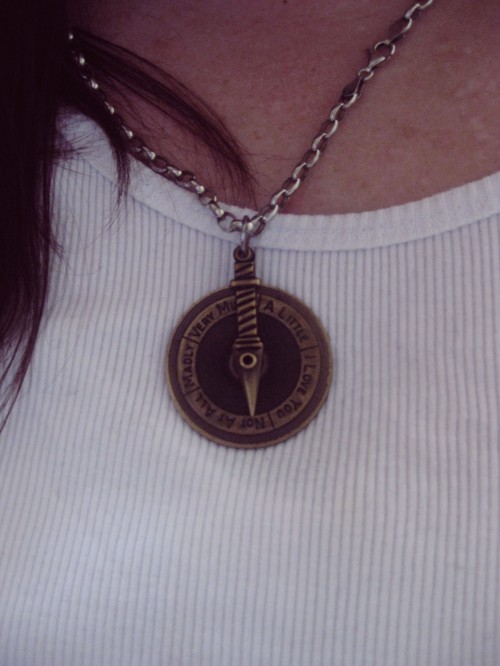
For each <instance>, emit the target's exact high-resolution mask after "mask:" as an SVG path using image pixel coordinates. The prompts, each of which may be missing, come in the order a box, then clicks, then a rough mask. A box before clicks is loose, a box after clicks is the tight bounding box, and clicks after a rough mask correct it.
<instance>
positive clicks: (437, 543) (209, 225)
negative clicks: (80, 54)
mask: <svg viewBox="0 0 500 666" xmlns="http://www.w3.org/2000/svg"><path fill="white" fill-rule="evenodd" d="M67 132H68V136H69V138H70V139H71V141H72V142H73V143H74V145H77V146H81V145H83V144H84V143H85V145H87V146H90V147H88V148H87V149H86V150H83V151H82V153H81V154H76V155H75V156H74V157H73V158H72V159H71V160H70V161H69V162H67V163H65V164H64V165H63V166H61V168H60V169H59V171H58V176H57V188H56V192H57V223H58V233H59V240H60V241H61V243H62V244H63V246H64V249H65V251H64V255H63V257H62V259H61V260H56V262H55V263H54V266H53V273H52V282H51V292H50V303H49V307H48V309H47V313H46V317H45V321H44V325H43V329H42V331H41V334H40V338H39V343H38V347H37V350H36V354H35V358H34V360H33V363H32V366H31V369H30V373H29V376H28V379H27V381H26V384H25V385H24V387H23V390H22V394H21V396H20V397H19V400H18V401H17V403H16V405H15V408H14V411H13V412H12V415H11V417H10V419H9V421H8V424H7V427H6V428H5V430H4V431H3V433H2V434H1V435H0V443H1V445H0V506H1V515H2V521H1V525H0V664H1V665H2V666H101V665H102V666H165V665H168V666H320V665H321V666H337V665H338V666H422V665H424V664H425V666H498V664H499V663H500V632H499V631H498V629H499V626H500V555H499V552H500V534H499V532H500V528H499V523H500V520H499V518H500V483H499V481H500V474H499V470H500V464H499V457H500V456H499V448H500V444H499V427H498V412H499V404H500V379H499V376H500V367H499V355H500V353H499V332H500V305H499V299H498V285H499V284H500V243H499V240H500V239H499V235H500V233H499V231H500V213H499V211H500V174H496V175H494V176H491V177H489V178H486V179H484V180H482V181H479V182H477V183H473V184H470V185H467V186H465V187H462V188H458V189H456V190H452V191H451V192H448V193H444V194H440V195H437V196H435V197H431V198H429V199H426V200H424V201H422V202H416V203H412V204H407V205H404V206H399V207H395V208H391V209H388V210H386V211H376V212H371V213H363V214H359V215H346V216H339V215H334V216H315V217H310V216H292V215H282V216H280V217H279V218H278V219H277V220H275V221H274V222H273V223H272V227H271V226H270V228H269V231H268V232H266V234H264V235H263V236H262V237H261V239H260V241H259V244H260V246H259V249H258V253H257V261H258V272H259V275H260V276H261V277H262V279H263V280H264V281H265V282H267V283H268V284H271V285H274V286H277V287H280V288H282V289H285V290H287V291H289V292H291V293H292V294H295V295H296V296H297V297H299V298H301V299H302V300H304V301H305V302H306V303H307V304H308V305H309V306H310V307H311V308H312V309H313V310H314V311H315V312H316V314H317V315H318V316H319V317H320V319H321V320H322V322H323V324H324V326H325V328H326V329H327V331H328V334H329V336H330V338H331V341H332V345H333V350H334V356H335V378H334V383H333V386H332V390H331V392H330V395H329V398H328V401H327V403H326V405H325V407H324V408H323V409H322V411H321V412H320V414H319V415H318V417H317V418H316V419H315V420H314V421H313V422H312V423H311V424H310V426H308V428H307V429H306V430H305V431H303V432H302V433H300V434H299V435H298V436H297V437H295V438H294V439H292V440H290V441H289V442H286V443H284V444H280V445H279V446H276V447H273V448H270V449H262V450H258V451H236V450H232V449H227V448H224V447H221V446H217V445H215V444H212V443H210V442H208V441H206V440H205V439H203V438H202V437H201V436H200V435H198V434H196V433H194V432H193V431H192V430H190V429H189V427H188V426H187V425H186V424H185V423H184V421H183V420H182V419H181V418H180V417H179V415H178V414H177V413H176V411H175V408H174V407H173V405H172V403H171V401H170V399H169V397H168V394H167V391H166V388H165V380H164V371H163V366H164V354H165V347H166V344H167V340H168V338H169V335H170V334H171V332H172V330H173V327H174V325H175V322H176V321H177V320H178V319H179V317H180V316H181V314H182V313H183V312H184V311H185V310H186V309H187V308H188V307H189V306H190V305H191V304H192V303H193V302H194V301H196V300H198V299H199V298H201V297H202V296H203V295H205V294H206V293H207V292H209V291H211V290H214V289H217V288H220V287H223V286H225V285H226V284H227V282H228V280H229V279H230V274H231V270H232V266H231V250H232V247H233V242H234V239H233V238H232V237H227V236H225V235H223V234H222V232H220V231H219V230H218V229H217V228H216V225H215V224H214V222H213V220H212V218H211V217H210V215H209V214H208V213H207V212H206V211H204V210H201V209H200V206H199V204H197V203H196V202H195V201H193V199H192V198H191V197H190V195H188V194H186V193H185V192H183V191H179V190H178V189H176V188H175V187H173V186H170V185H169V184H168V183H166V182H165V181H164V180H163V179H161V178H160V177H158V176H156V175H154V174H152V173H150V172H149V171H147V170H146V169H144V168H143V167H140V166H137V167H136V168H135V169H134V175H133V179H132V184H131V189H130V193H129V195H128V196H127V197H125V199H124V200H123V201H122V203H121V204H120V206H118V205H117V203H116V185H115V183H114V172H113V166H112V158H111V156H110V153H109V150H108V148H107V146H106V144H105V142H104V141H103V140H102V137H100V134H99V133H98V132H97V130H95V128H94V127H93V126H92V124H91V123H89V122H88V121H81V120H80V121H75V120H73V122H72V125H71V126H70V127H69V128H68V129H67ZM200 259H203V261H200Z"/></svg>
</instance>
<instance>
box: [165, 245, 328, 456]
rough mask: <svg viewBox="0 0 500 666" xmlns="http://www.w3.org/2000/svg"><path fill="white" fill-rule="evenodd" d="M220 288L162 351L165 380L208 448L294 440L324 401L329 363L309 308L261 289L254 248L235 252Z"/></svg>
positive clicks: (194, 311) (185, 320)
mask: <svg viewBox="0 0 500 666" xmlns="http://www.w3.org/2000/svg"><path fill="white" fill-rule="evenodd" d="M234 259H235V277H234V280H232V281H231V283H230V286H229V287H228V288H226V289H220V290H218V291H215V292H213V293H211V294H209V295H208V296H206V297H205V298H203V299H202V300H201V301H199V302H198V303H196V304H195V305H194V306H193V307H192V308H191V309H190V310H189V311H188V312H187V313H186V314H185V315H184V317H183V318H182V319H181V321H180V323H179V325H178V326H177V328H176V329H175V331H174V333H173V336H172V338H171V340H170V344H169V346H168V350H167V361H166V371H167V382H168V387H169V392H170V395H171V396H172V398H173V400H174V402H175V404H176V406H177V409H178V410H179V412H180V414H181V415H182V417H183V418H184V419H185V420H186V421H187V422H188V423H189V425H190V426H191V427H192V428H194V429H195V430H197V431H198V432H199V433H201V434H202V435H204V436H205V437H207V438H208V439H210V440H211V441H213V442H217V443H218V444H223V445H224V446H229V447H233V448H238V449H257V448H262V447H266V446H272V445H274V444H278V443H279V442H283V441H284V440H286V439H289V438H290V437H293V435H295V434H296V433H298V432H299V431H300V430H302V429H303V428H305V427H306V426H307V425H308V424H309V423H310V421H311V420H312V419H313V418H314V417H315V416H316V414H317V413H318V411H319V409H320V408H321V406H322V404H323V402H324V401H325V399H326V396H327V393H328V389H329V386H330V381H331V375H332V357H331V353H330V346H329V344H328V339H327V335H326V333H325V331H324V330H323V328H322V326H321V324H320V322H319V320H318V319H317V318H316V316H315V315H314V314H313V313H312V312H311V310H310V309H309V308H308V307H307V306H306V305H304V303H302V302H301V301H299V300H298V299H296V298H295V297H293V296H291V295H290V294H288V293H286V292H284V291H282V290H280V289H274V288H272V287H268V286H266V285H262V284H261V283H260V280H259V279H258V278H256V276H255V265H254V259H255V254H254V252H253V250H251V249H247V251H246V252H245V251H243V250H242V249H241V247H238V248H237V249H236V250H235V253H234Z"/></svg>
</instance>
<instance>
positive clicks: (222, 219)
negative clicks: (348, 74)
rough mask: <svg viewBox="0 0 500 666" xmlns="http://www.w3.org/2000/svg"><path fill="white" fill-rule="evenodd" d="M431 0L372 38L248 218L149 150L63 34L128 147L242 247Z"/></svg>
mask: <svg viewBox="0 0 500 666" xmlns="http://www.w3.org/2000/svg"><path fill="white" fill-rule="evenodd" d="M433 2H434V0H426V1H424V2H415V3H414V4H413V5H412V6H411V7H410V8H409V9H407V11H406V12H405V13H404V14H403V16H402V17H401V18H399V19H398V20H397V21H395V22H394V23H392V24H391V25H390V27H389V30H388V34H387V37H386V39H383V40H381V41H378V42H376V43H375V44H374V45H373V46H372V48H371V49H370V50H369V60H368V64H367V65H366V66H365V67H362V68H361V69H360V70H358V72H357V73H356V77H355V78H354V79H353V80H352V81H351V82H350V83H348V84H347V85H346V86H345V87H344V89H343V90H342V94H341V95H340V99H339V100H338V101H337V103H336V104H335V106H333V107H332V109H331V110H330V113H329V114H328V117H327V119H326V120H325V121H324V122H323V123H322V125H321V127H320V130H319V133H318V134H317V135H316V136H315V137H314V139H313V140H312V142H311V145H310V147H309V148H308V149H307V150H306V152H305V153H304V155H303V156H302V158H301V160H300V161H299V162H298V163H297V164H296V165H295V167H294V169H293V171H292V173H291V175H290V176H288V178H287V179H286V180H285V181H284V182H283V183H282V184H281V186H280V187H279V188H278V189H277V190H276V191H275V192H274V193H273V195H272V196H271V198H270V200H269V202H268V203H266V204H264V206H262V208H261V209H260V210H259V211H258V212H257V213H256V214H255V215H254V216H253V217H250V218H249V217H247V216H245V217H243V218H241V219H240V218H238V217H236V215H234V214H233V213H231V212H230V211H227V210H225V209H224V208H222V206H221V205H220V204H219V200H218V198H217V196H216V194H215V193H214V192H213V191H212V190H210V189H209V188H208V187H205V186H204V185H203V184H202V183H200V182H199V181H198V179H197V177H196V175H195V174H194V173H192V172H191V171H188V170H183V169H179V168H178V167H176V166H175V165H173V164H170V163H169V162H168V160H167V159H166V158H165V157H162V156H161V155H157V153H156V152H155V151H154V150H152V149H151V148H149V147H148V146H147V145H146V144H145V142H144V140H143V139H142V138H141V137H140V136H139V135H138V134H137V133H135V132H133V131H132V130H131V129H129V127H127V125H126V124H125V123H124V121H123V118H122V117H121V116H120V115H119V114H118V112H117V111H116V109H115V108H114V106H113V105H112V104H110V103H109V101H108V100H107V99H106V96H105V94H104V92H103V90H102V88H101V87H100V85H99V83H98V82H97V81H96V79H95V78H94V76H93V74H92V71H91V69H90V67H89V66H88V64H87V61H86V59H85V56H84V55H83V53H82V52H81V51H80V50H79V49H78V46H77V44H76V41H77V40H76V38H75V35H74V33H73V32H72V31H70V32H69V33H68V41H69V43H70V48H71V52H72V54H73V57H74V60H75V62H76V64H77V66H78V68H79V70H80V73H81V76H82V78H83V79H84V80H85V81H86V83H87V85H88V86H89V87H90V88H91V90H92V91H93V92H94V93H96V94H98V95H99V96H100V97H101V99H102V101H103V104H104V106H105V108H106V109H107V111H108V113H109V114H110V116H111V117H112V118H113V120H114V121H115V123H116V124H117V126H118V127H119V129H120V130H121V132H122V133H123V135H124V136H125V137H126V138H127V139H128V148H129V151H130V152H131V153H132V154H133V155H134V156H135V157H136V158H137V159H138V160H140V161H141V162H142V163H143V164H145V165H146V166H147V167H149V168H150V169H152V170H153V171H154V172H155V173H158V174H160V175H161V176H163V177H164V178H166V179H167V180H169V181H171V182H172V183H174V184H175V185H177V186H178V187H182V188H183V189H185V190H187V191H188V192H191V193H192V194H195V195H196V196H197V197H198V199H199V201H200V203H201V204H202V205H203V206H206V207H207V208H208V209H209V210H210V211H211V212H212V213H213V215H214V216H215V218H216V220H217V224H218V225H219V227H220V228H221V229H222V230H223V231H226V232H228V233H233V232H239V233H240V235H241V247H242V248H243V250H245V251H246V250H247V249H248V247H249V244H250V241H251V239H252V238H254V237H256V236H259V235H260V234H261V233H262V232H263V231H264V229H265V228H266V225H267V224H269V222H271V221H272V220H273V219H274V218H275V217H276V215H277V214H278V213H279V212H280V211H281V210H282V209H283V208H284V207H285V206H286V204H287V203H288V201H289V200H290V198H291V197H292V196H293V195H294V194H295V192H296V191H297V190H298V189H299V187H300V186H301V185H302V183H303V182H304V181H305V180H306V179H307V177H308V176H309V173H310V171H311V169H312V168H313V167H314V166H315V165H316V164H317V163H318V160H319V159H320V157H321V156H322V154H323V153H324V151H325V150H326V148H327V146H328V143H329V141H330V139H331V138H332V137H333V135H334V134H335V133H336V132H337V130H338V128H339V124H340V122H341V121H342V119H343V118H344V116H345V113H346V111H347V109H350V108H351V106H353V104H355V103H356V101H357V100H358V99H359V97H360V95H361V91H362V89H363V86H364V85H365V83H366V82H367V81H369V80H370V79H371V78H372V77H373V75H374V74H375V71H376V70H377V69H378V68H379V67H380V66H381V65H383V64H385V63H386V62H387V61H388V60H389V59H390V58H391V57H392V56H393V55H394V53H395V52H396V43H397V42H398V41H399V40H401V39H402V38H403V37H404V36H405V35H406V33H407V32H408V31H409V30H411V28H412V27H413V24H414V22H415V19H417V18H418V16H419V15H420V14H421V13H422V12H423V11H424V10H425V9H427V8H428V7H430V6H431V5H432V4H433Z"/></svg>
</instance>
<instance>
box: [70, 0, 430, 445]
mask: <svg viewBox="0 0 500 666" xmlns="http://www.w3.org/2000/svg"><path fill="white" fill-rule="evenodd" d="M433 2H434V0H426V1H424V2H415V3H414V4H413V5H412V6H411V7H410V8H409V9H408V10H407V11H406V12H405V13H404V15H403V16H402V17H401V18H400V19H398V20H397V21H396V22H394V23H393V24H392V25H391V26H390V27H389V30H388V36H387V38H386V39H384V40H382V41H379V42H377V43H376V44H374V46H373V47H372V48H371V49H370V50H369V61H368V64H367V65H366V66H365V67H363V68H362V69H360V70H359V71H358V72H357V74H356V77H355V78H354V80H353V81H351V82H350V83H349V84H347V85H346V86H345V87H344V89H343V91H342V94H341V96H340V99H339V100H338V102H337V103H336V104H335V106H334V107H333V108H332V109H331V111H330V113H329V115H328V117H327V119H326V120H325V121H324V122H323V124H322V125H321V127H320V130H319V133H318V134H317V136H316V137H315V138H314V139H313V141H312V143H311V145H310V147H309V148H308V150H307V151H306V152H305V153H304V155H303V157H302V159H301V161H300V162H299V163H298V164H297V165H296V166H295V168H294V170H293V171H292V173H291V175H290V176H289V177H288V178H287V179H286V180H285V181H284V182H283V183H282V185H281V187H280V188H279V189H278V190H277V191H276V192H275V193H274V194H273V196H272V197H271V199H270V200H269V202H268V203H266V204H265V205H264V206H263V207H262V208H261V209H260V210H259V211H258V212H257V213H256V214H255V215H253V217H247V216H245V217H243V218H241V219H239V218H237V217H236V216H235V215H234V214H232V213H231V212H229V211H227V210H225V209H224V208H223V207H222V206H221V204H220V203H219V201H218V199H217V196H216V195H215V193H214V192H212V191H211V190H210V189H209V188H207V187H205V186H204V185H203V184H202V183H200V182H199V181H198V179H197V177H196V176H195V175H194V174H193V173H191V172H189V171H185V170H182V169H179V168H177V167H176V166H174V165H172V164H170V163H169V162H168V161H167V160H166V159H165V158H164V157H162V156H161V155H158V154H157V153H156V152H155V151H153V150H152V149H151V148H149V147H148V146H147V145H146V144H145V143H144V141H143V140H142V139H141V137H140V136H139V135H137V134H136V133H135V132H133V131H132V130H131V129H129V128H128V127H127V126H126V125H125V123H124V121H123V119H122V117H121V116H120V115H119V114H118V113H117V111H116V109H115V108H114V107H113V106H112V105H111V104H110V103H109V101H108V100H107V99H106V96H105V94H104V92H103V90H102V88H101V87H100V85H99V83H98V82H97V81H96V79H95V77H94V75H93V73H92V71H91V69H90V67H89V65H88V64H87V62H86V59H85V56H84V54H83V53H82V52H81V50H80V49H79V48H78V47H77V44H76V41H77V40H76V38H75V34H74V33H73V32H72V31H70V32H69V33H68V40H69V43H70V49H71V52H72V55H73V57H74V60H75V62H76V64H77V66H78V68H79V71H80V73H81V76H82V77H83V79H84V80H85V82H86V83H87V84H88V86H89V87H90V88H91V90H93V91H94V92H95V93H96V94H98V95H99V96H100V97H101V99H102V102H103V104H104V106H105V108H106V109H107V111H108V113H109V114H110V116H111V117H112V118H113V120H114V122H115V123H116V124H117V125H118V127H119V128H120V130H121V131H122V132H123V134H124V135H125V137H126V138H127V139H128V149H129V151H130V153H131V154H133V155H134V156H135V157H136V158H137V159H139V160H140V161H141V162H143V163H144V164H146V165H147V166H148V167H149V168H150V169H152V170H153V171H154V172H156V173H158V174H160V175H162V176H163V177H164V178H166V179H167V180H169V181H171V182H173V183H175V184H176V185H178V186H179V187H182V188H184V189H186V190H188V191H189V192H191V193H192V194H194V195H196V196H197V197H198V199H199V201H200V203H201V204H202V205H203V206H207V207H208V208H209V209H210V210H211V212H212V213H213V215H214V216H215V219H216V221H217V223H218V225H219V226H220V228H221V229H223V230H224V231H226V232H229V233H232V232H237V233H239V234H240V243H239V245H238V246H237V247H236V249H235V250H234V279H233V280H232V281H231V282H230V285H229V287H227V288H226V289H220V290H218V291H215V292H213V293H211V294H209V295H208V296H205V297H204V298H202V299H201V300H200V301H198V302H197V303H196V304H195V305H194V306H193V307H192V308H190V309H189V310H188V311H187V312H186V313H185V314H184V316H183V317H182V319H181V321H180V322H179V324H178V325H177V327H176V328H175V330H174V332H173V335H172V336H171V339H170V342H169V345H168V349H167V360H166V375H167V384H168V389H169V392H170V395H171V397H172V399H173V401H174V403H175V405H176V407H177V409H178V411H179V412H180V414H181V415H182V417H183V418H184V419H185V420H186V421H187V422H188V423H189V425H190V426H191V427H192V428H194V429H195V430H197V431H198V432H200V433H201V434H202V435H204V436H205V437H207V438H208V439H210V440H211V441H214V442H217V443H219V444H223V445H225V446H229V447H234V448H242V449H255V448H261V447H266V446H271V445H273V444H278V443H279V442H283V441H284V440H286V439H289V438H290V437H292V436H293V435H295V434H296V433H298V432H299V431H300V430H302V429H303V428H305V427H306V426H307V425H308V424H309V423H310V421H311V420H312V419H313V418H314V417H315V416H316V414H317V413H318V411H319V410H320V408H321V406H322V405H323V403H324V401H325V400H326V396H327V394H328V390H329V387H330V383H331V377H332V369H333V362H332V356H331V352H330V345H329V342H328V338H327V335H326V333H325V331H324V330H323V328H322V326H321V323H320V322H319V320H318V319H317V318H316V316H315V315H314V314H313V313H312V312H311V310H310V309H309V308H308V307H307V306H306V305H305V304H304V303H302V302H301V301H300V300H298V299H297V298H295V297H294V296H292V295H291V294H288V293H287V292H284V291H282V290H281V289H276V288H274V287H269V286H266V285H263V284H261V282H260V280H259V279H258V278H257V276H256V272H255V252H254V250H253V249H252V247H251V242H252V240H253V239H254V238H255V237H256V236H259V235H260V234H261V233H262V232H263V231H264V230H265V228H266V225H267V224H269V222H271V221H272V220H273V219H274V217H276V215H277V214H278V213H279V212H280V211H281V210H282V209H283V208H284V207H285V205H286V204H287V202H288V201H289V199H290V197H292V196H293V194H294V193H295V192H296V191H297V190H298V188H299V187H300V186H301V184H302V183H303V182H304V180H305V179H306V178H307V176H308V175H309V172H310V171H311V169H312V168H313V167H314V166H315V164H316V163H317V162H318V160H319V158H320V157H321V155H322V154H323V152H324V150H325V149H326V147H327V145H328V143H329V141H330V139H331V138H332V137H333V135H334V134H335V133H336V132H337V130H338V127H339V124H340V122H341V120H342V119H343V117H344V115H345V113H346V111H347V110H348V109H350V107H351V106H352V105H353V104H355V102H356V101H357V100H358V99H359V96H360V94H361V90H362V88H363V86H364V84H365V83H366V82H367V81H368V80H370V79H371V78H372V77H373V75H374V73H375V71H376V70H377V68H379V67H380V66H381V65H382V64H384V63H385V62H387V60H389V58H390V57H391V56H393V55H394V53H395V51H396V42H398V41H399V40H400V39H402V38H403V37H404V35H405V34H406V33H407V32H408V31H409V30H410V29H411V27H412V26H413V24H414V21H415V19H416V18H417V17H418V16H419V15H420V14H421V12H422V11H423V10H425V9H427V8H428V7H430V6H431V5H432V4H433Z"/></svg>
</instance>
